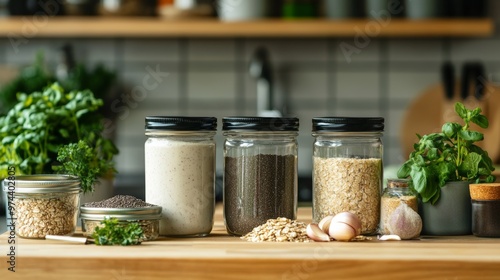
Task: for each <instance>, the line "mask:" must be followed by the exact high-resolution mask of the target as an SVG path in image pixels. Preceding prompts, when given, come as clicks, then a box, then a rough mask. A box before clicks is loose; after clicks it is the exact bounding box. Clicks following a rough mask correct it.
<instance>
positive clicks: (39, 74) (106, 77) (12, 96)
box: [0, 52, 117, 118]
mask: <svg viewBox="0 0 500 280" xmlns="http://www.w3.org/2000/svg"><path fill="white" fill-rule="evenodd" d="M54 82H58V83H59V84H60V85H62V86H63V87H64V88H65V89H66V90H69V91H72V90H86V89H88V90H90V91H92V92H93V93H94V95H95V96H96V97H98V98H100V99H103V100H104V101H105V104H104V105H105V106H103V107H101V108H100V112H101V113H103V114H107V115H108V116H107V117H110V118H113V117H114V115H113V114H114V113H112V112H111V110H110V109H109V106H110V104H111V101H112V100H113V99H115V98H116V94H117V92H113V91H111V88H112V86H113V85H114V83H115V82H116V73H115V72H113V71H110V70H108V69H107V68H106V67H104V65H102V64H98V65H96V66H95V67H94V68H87V67H86V66H85V65H84V64H82V63H78V64H76V65H75V66H74V67H73V68H72V69H69V73H68V75H67V76H66V77H65V78H56V75H55V74H54V73H51V71H49V70H47V69H46V67H45V61H44V55H43V52H39V53H38V54H37V56H36V59H35V62H34V63H33V64H32V65H29V66H27V67H25V68H22V69H21V70H20V73H19V75H18V76H17V77H16V78H15V79H13V80H12V81H10V82H9V83H7V84H5V85H4V86H3V87H2V88H1V89H0V116H1V115H5V114H6V113H7V112H8V111H9V110H10V109H11V108H12V107H13V106H14V105H15V104H16V103H17V94H18V93H23V92H24V93H31V92H37V91H43V90H44V88H45V87H47V86H48V85H50V84H52V83H54Z"/></svg>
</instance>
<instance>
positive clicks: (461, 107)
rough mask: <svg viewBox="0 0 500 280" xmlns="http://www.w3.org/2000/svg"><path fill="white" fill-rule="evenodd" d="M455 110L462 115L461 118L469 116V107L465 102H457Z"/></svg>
mask: <svg viewBox="0 0 500 280" xmlns="http://www.w3.org/2000/svg"><path fill="white" fill-rule="evenodd" d="M455 112H456V113H457V114H458V115H459V116H460V118H462V119H466V118H467V109H466V108H465V106H464V104H462V103H460V102H457V103H455Z"/></svg>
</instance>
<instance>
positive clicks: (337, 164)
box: [313, 117, 384, 234]
mask: <svg viewBox="0 0 500 280" xmlns="http://www.w3.org/2000/svg"><path fill="white" fill-rule="evenodd" d="M383 130H384V119H383V118H378V117H377V118H351V117H324V118H314V119H313V136H314V137H315V141H314V149H313V220H314V222H319V221H320V220H321V219H323V218H324V217H326V216H328V215H336V214H338V213H340V212H351V213H353V214H356V215H357V216H358V217H359V219H360V220H361V227H362V228H361V233H362V234H375V233H376V232H377V230H378V226H379V220H380V195H381V191H382V172H383V170H382V169H383V167H382V155H383V145H382V140H381V137H382V132H383Z"/></svg>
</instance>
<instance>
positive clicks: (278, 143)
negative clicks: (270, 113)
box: [223, 117, 299, 235]
mask: <svg viewBox="0 0 500 280" xmlns="http://www.w3.org/2000/svg"><path fill="white" fill-rule="evenodd" d="M298 129H299V120H298V119H297V118H272V117H265V118H264V117H226V118H223V131H224V135H225V136H226V140H225V144H224V219H225V224H226V229H227V231H228V233H230V234H233V235H244V234H246V233H248V232H250V231H252V229H253V228H254V227H256V226H259V225H261V224H263V223H265V222H266V221H267V220H268V219H275V218H278V217H285V218H289V219H295V217H296V211H297V180H298V178H297V150H298V149H297V135H298Z"/></svg>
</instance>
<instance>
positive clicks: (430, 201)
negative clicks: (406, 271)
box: [398, 102, 495, 235]
mask: <svg viewBox="0 0 500 280" xmlns="http://www.w3.org/2000/svg"><path fill="white" fill-rule="evenodd" d="M455 112H456V113H457V114H458V116H459V117H460V118H461V119H462V120H463V122H464V124H458V123H452V122H450V123H445V124H444V125H443V126H442V129H441V132H439V133H431V134H427V135H424V136H420V135H417V136H418V139H419V141H418V143H416V144H414V151H413V152H412V153H411V154H410V156H409V159H408V160H407V161H406V162H405V163H404V164H403V165H402V166H401V168H400V169H399V170H398V177H399V178H408V177H410V178H411V181H412V183H413V184H412V185H413V186H412V187H413V188H414V189H415V191H416V192H417V193H418V194H419V198H420V201H421V204H420V214H421V216H422V221H423V231H424V234H430V235H465V234H470V233H471V227H472V221H471V220H472V210H471V201H470V193H469V183H471V182H474V183H479V182H493V181H495V177H494V176H492V175H491V174H492V171H493V170H494V167H493V162H492V160H491V159H490V157H489V156H488V153H487V152H486V151H484V150H483V149H482V148H480V147H479V146H477V145H476V142H478V141H482V140H483V138H484V135H483V134H482V133H481V132H479V131H474V130H471V124H476V125H478V126H479V127H481V128H487V127H488V125H489V124H488V119H487V118H486V116H484V115H483V114H481V109H480V108H476V109H473V110H469V109H467V108H465V106H464V105H463V104H462V103H460V102H457V103H456V104H455Z"/></svg>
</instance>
